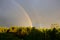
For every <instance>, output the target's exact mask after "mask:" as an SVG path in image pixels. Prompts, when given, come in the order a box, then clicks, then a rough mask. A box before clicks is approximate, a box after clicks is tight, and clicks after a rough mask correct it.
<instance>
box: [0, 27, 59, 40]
mask: <svg viewBox="0 0 60 40" xmlns="http://www.w3.org/2000/svg"><path fill="white" fill-rule="evenodd" d="M0 40H60V28H58V29H56V28H53V29H36V28H35V27H32V28H30V27H20V28H15V27H12V28H11V29H7V30H4V32H1V33H0Z"/></svg>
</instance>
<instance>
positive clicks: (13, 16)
mask: <svg viewBox="0 0 60 40" xmlns="http://www.w3.org/2000/svg"><path fill="white" fill-rule="evenodd" d="M0 16H1V17H0V20H1V21H0V24H1V25H5V26H6V25H7V26H9V25H19V26H22V25H24V26H27V25H28V26H29V25H31V26H49V25H50V24H52V23H59V24H60V0H0Z"/></svg>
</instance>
